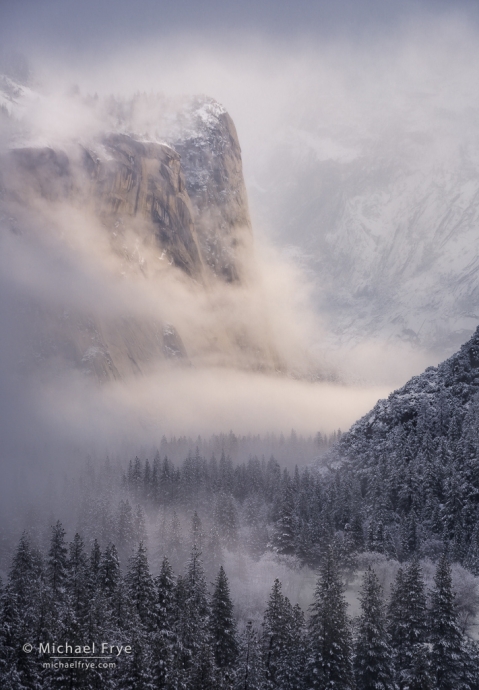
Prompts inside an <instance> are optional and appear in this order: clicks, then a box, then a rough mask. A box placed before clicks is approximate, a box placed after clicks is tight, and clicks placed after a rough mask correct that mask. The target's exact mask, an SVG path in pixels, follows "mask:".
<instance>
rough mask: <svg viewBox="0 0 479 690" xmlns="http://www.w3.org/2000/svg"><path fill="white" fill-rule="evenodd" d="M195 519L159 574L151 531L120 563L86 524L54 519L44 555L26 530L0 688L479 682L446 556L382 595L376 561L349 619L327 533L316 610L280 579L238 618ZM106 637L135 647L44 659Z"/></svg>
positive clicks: (3, 631)
mask: <svg viewBox="0 0 479 690" xmlns="http://www.w3.org/2000/svg"><path fill="white" fill-rule="evenodd" d="M199 528H200V525H199V519H198V517H197V515H196V513H195V518H194V520H193V524H192V538H193V544H192V546H191V550H190V554H189V558H188V561H187V564H186V566H185V568H184V570H183V573H182V574H181V575H178V576H175V574H174V572H173V570H172V568H171V565H170V563H169V560H168V558H167V557H164V558H163V560H162V563H161V567H160V572H159V574H158V575H157V576H156V577H153V576H152V575H151V572H150V567H149V563H148V558H147V551H146V547H145V546H144V544H143V542H140V544H139V546H138V547H137V548H136V549H135V550H134V551H133V553H132V555H131V556H130V558H129V560H128V566H127V569H126V573H125V574H123V573H122V571H121V568H120V561H119V557H118V552H117V549H116V547H115V545H114V544H112V543H110V544H109V545H108V546H107V547H106V549H104V550H103V551H102V550H101V549H100V546H99V544H98V541H97V540H95V541H94V542H93V546H92V548H91V552H90V554H89V555H88V554H87V551H86V549H85V545H84V542H83V539H82V538H81V536H80V535H79V534H78V533H77V534H76V535H75V537H74V538H73V540H72V541H71V543H70V544H68V545H67V543H66V541H65V530H64V529H63V527H62V525H61V523H60V522H57V523H56V525H55V526H53V527H52V528H51V537H50V544H49V547H48V550H47V551H46V552H44V553H41V552H40V551H39V550H38V549H36V548H35V547H32V545H31V543H30V540H29V538H28V536H27V535H26V534H24V535H23V536H22V538H21V540H20V543H19V545H18V548H17V550H16V553H15V555H14V558H13V561H12V565H11V568H10V572H9V577H8V583H7V586H6V587H5V589H4V591H3V592H2V598H1V602H2V606H1V619H0V680H1V682H2V687H3V688H9V689H10V688H12V689H15V690H23V688H32V689H33V688H34V689H35V690H41V689H50V688H52V689H56V688H59V689H60V688H61V689H62V690H63V688H66V687H68V688H79V689H80V688H81V689H82V690H90V689H92V690H94V689H96V688H110V689H111V690H115V689H117V688H122V689H123V688H124V689H125V690H126V689H132V690H133V689H135V690H147V689H148V690H153V688H175V689H176V688H178V689H180V688H184V689H185V690H189V689H191V690H196V689H198V690H199V689H202V690H214V689H218V690H220V689H226V688H231V689H233V688H234V690H268V689H269V688H281V689H282V690H303V689H304V690H306V689H313V688H318V689H320V688H321V689H323V688H331V689H332V688H340V689H342V690H353V689H354V688H356V689H357V690H371V688H383V689H384V690H388V689H390V690H394V689H396V688H417V689H419V688H420V689H421V690H428V689H430V690H433V689H434V688H437V689H440V690H446V689H450V690H452V689H453V688H461V689H462V690H475V689H477V688H478V687H479V685H478V682H479V650H478V647H477V644H475V643H474V642H473V641H472V640H471V639H470V638H469V637H467V636H466V635H465V634H464V633H463V632H462V631H461V629H460V626H459V624H458V616H457V612H456V610H455V607H454V604H455V595H454V591H453V587H452V576H451V566H450V563H449V561H448V558H447V556H446V555H443V556H442V557H441V558H440V560H439V562H438V565H437V567H436V571H435V576H434V583H433V586H432V589H431V591H430V592H429V593H428V592H427V590H426V586H425V582H424V577H423V573H422V570H421V567H420V565H419V563H418V561H417V560H416V559H413V560H412V561H410V562H409V563H408V564H407V565H405V566H404V567H401V568H400V569H399V570H398V572H397V576H396V579H395V582H394V584H393V587H392V590H391V594H390V597H389V600H388V602H387V603H386V602H385V600H384V596H383V590H382V587H381V584H380V582H379V579H378V577H377V575H376V573H375V571H374V570H373V569H372V568H371V567H369V568H368V569H367V570H366V571H365V573H364V576H363V578H362V586H361V590H360V595H359V599H360V603H361V608H360V611H359V616H357V617H356V618H355V619H354V620H351V619H350V617H349V616H348V610H347V609H348V607H347V602H346V599H345V596H344V585H343V581H342V573H341V561H340V558H339V555H338V554H339V551H338V549H337V546H336V544H334V543H333V544H330V545H329V546H328V547H327V548H326V549H325V550H324V553H323V558H322V559H321V564H320V566H319V576H318V578H317V582H316V587H315V590H314V594H313V596H312V602H311V604H310V606H309V608H308V617H307V619H305V615H304V611H303V610H302V609H301V607H300V606H299V605H297V604H296V605H295V606H293V605H292V604H291V602H290V600H289V598H288V597H286V596H284V594H283V592H282V585H281V582H280V581H279V579H275V580H274V583H273V586H272V589H271V592H270V596H269V600H268V601H267V602H264V603H263V607H262V608H263V615H262V620H261V622H260V625H255V624H254V623H253V621H252V620H251V619H246V620H240V621H238V620H237V616H235V610H234V609H235V607H234V605H233V601H232V598H231V595H230V588H229V583H228V577H227V574H226V572H225V569H224V568H223V566H220V568H219V569H218V573H217V576H216V578H215V581H214V583H213V584H212V587H211V591H209V588H208V585H207V576H206V573H205V570H204V566H203V559H202V554H201V550H200V546H199V543H198V541H197V540H198V537H199V535H200V531H199ZM25 640H28V643H27V644H26V645H25ZM106 640H107V641H108V644H110V645H116V646H117V648H118V649H120V647H121V648H123V649H124V648H125V647H126V648H127V649H129V650H131V652H129V653H128V654H123V655H120V654H119V655H117V657H116V658H115V661H116V664H115V665H114V667H111V666H110V667H109V668H108V669H107V670H102V668H101V666H100V665H98V666H97V667H96V668H94V669H92V668H90V669H86V668H85V666H84V665H73V664H71V665H70V667H68V668H66V667H65V666H60V667H59V668H54V667H53V665H52V664H50V663H49V660H50V658H51V655H50V652H49V649H48V647H47V644H46V643H50V644H51V645H58V644H62V645H66V644H67V643H68V644H70V645H71V647H72V648H74V647H75V646H76V645H78V646H79V647H80V648H84V646H85V645H88V646H90V647H91V645H92V643H94V642H96V643H97V645H98V648H101V645H100V642H105V641H106ZM32 649H33V651H34V653H33V654H32V653H31V652H32ZM45 649H47V651H46V652H45ZM71 653H72V652H70V655H71ZM73 653H74V652H73ZM57 656H58V655H57ZM63 656H64V657H65V658H66V655H63ZM71 658H74V657H71Z"/></svg>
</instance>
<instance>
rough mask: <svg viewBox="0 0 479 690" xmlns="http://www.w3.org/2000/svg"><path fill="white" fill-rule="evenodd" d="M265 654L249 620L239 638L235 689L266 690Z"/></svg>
mask: <svg viewBox="0 0 479 690" xmlns="http://www.w3.org/2000/svg"><path fill="white" fill-rule="evenodd" d="M265 683H266V679H265V675H264V668H263V655H262V653H261V648H260V645H259V643H258V636H257V634H256V631H255V629H254V628H253V623H252V622H251V621H248V623H247V624H246V628H245V630H244V632H243V633H242V634H241V635H240V639H239V656H238V661H237V664H236V678H235V682H234V690H265Z"/></svg>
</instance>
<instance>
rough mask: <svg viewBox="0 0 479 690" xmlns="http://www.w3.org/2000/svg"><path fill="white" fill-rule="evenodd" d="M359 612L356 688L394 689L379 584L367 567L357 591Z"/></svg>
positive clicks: (392, 669) (392, 670) (356, 645)
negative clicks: (358, 591)
mask: <svg viewBox="0 0 479 690" xmlns="http://www.w3.org/2000/svg"><path fill="white" fill-rule="evenodd" d="M360 601H361V616H360V618H359V621H358V626H357V634H356V640H355V645H354V673H355V679H356V688H357V690H370V689H371V688H375V690H395V689H396V687H397V686H396V684H395V682H394V668H393V659H392V649H391V646H390V644H389V635H388V633H387V630H386V615H385V607H384V602H383V598H382V588H381V585H380V584H379V580H378V578H377V575H376V573H375V572H374V571H373V570H372V569H371V567H369V568H368V570H367V571H366V572H365V574H364V578H363V584H362V587H361V593H360Z"/></svg>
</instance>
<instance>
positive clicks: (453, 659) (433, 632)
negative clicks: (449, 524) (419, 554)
mask: <svg viewBox="0 0 479 690" xmlns="http://www.w3.org/2000/svg"><path fill="white" fill-rule="evenodd" d="M429 628H430V642H431V643H432V650H431V657H432V667H433V669H434V672H435V675H436V685H437V690H460V688H464V689H465V688H466V686H465V685H464V684H463V671H464V668H463V667H464V652H463V641H462V635H461V631H460V629H459V626H458V624H457V618H456V613H455V610H454V592H453V590H452V578H451V566H450V565H449V561H448V559H447V557H446V555H443V556H442V557H441V558H440V560H439V562H438V565H437V569H436V576H435V578H434V589H433V591H432V595H431V612H430V624H429Z"/></svg>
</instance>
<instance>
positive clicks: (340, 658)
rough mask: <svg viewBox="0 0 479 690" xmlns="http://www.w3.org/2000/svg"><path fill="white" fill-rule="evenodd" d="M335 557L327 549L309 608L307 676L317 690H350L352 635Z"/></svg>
mask: <svg viewBox="0 0 479 690" xmlns="http://www.w3.org/2000/svg"><path fill="white" fill-rule="evenodd" d="M346 610H347V604H346V600H345V598H344V588H343V583H342V582H341V578H340V574H339V568H338V563H337V558H336V555H335V553H334V551H333V549H332V548H331V547H329V548H328V550H327V552H326V554H325V557H324V560H323V563H322V564H321V568H320V575H319V578H318V582H317V585H316V589H315V592H314V602H313V604H312V605H311V607H310V611H311V617H310V620H309V624H308V638H309V649H308V660H307V676H308V683H309V687H310V688H313V689H316V688H318V690H329V689H331V690H333V688H334V690H351V689H352V688H353V673H352V666H351V632H350V624H349V620H348V617H347V613H346Z"/></svg>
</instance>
